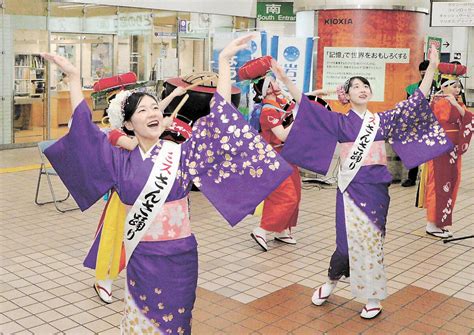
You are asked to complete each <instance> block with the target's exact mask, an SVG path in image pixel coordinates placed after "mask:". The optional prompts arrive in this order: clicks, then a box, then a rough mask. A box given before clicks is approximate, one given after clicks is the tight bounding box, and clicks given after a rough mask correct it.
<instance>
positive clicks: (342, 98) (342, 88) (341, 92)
mask: <svg viewBox="0 0 474 335" xmlns="http://www.w3.org/2000/svg"><path fill="white" fill-rule="evenodd" d="M346 86H347V90H346ZM348 88H349V80H347V81H346V82H345V83H344V85H337V87H336V94H337V100H339V102H340V103H341V104H343V105H347V104H348V103H349V99H347V96H346V92H347V91H348V90H349V89H348Z"/></svg>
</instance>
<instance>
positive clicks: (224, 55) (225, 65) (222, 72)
mask: <svg viewBox="0 0 474 335" xmlns="http://www.w3.org/2000/svg"><path fill="white" fill-rule="evenodd" d="M253 38H255V34H249V35H245V36H242V37H239V38H236V39H235V40H233V41H232V42H230V43H229V44H228V45H227V46H226V47H225V48H224V49H223V50H222V51H221V53H220V54H219V81H218V83H217V93H219V94H220V95H221V96H222V97H223V98H224V99H225V100H226V101H228V102H230V101H231V90H232V84H231V82H230V60H231V58H232V57H233V56H234V55H235V54H236V53H237V52H238V51H240V50H243V49H245V48H247V43H248V42H249V41H250V40H252V39H253Z"/></svg>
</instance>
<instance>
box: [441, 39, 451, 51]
mask: <svg viewBox="0 0 474 335" xmlns="http://www.w3.org/2000/svg"><path fill="white" fill-rule="evenodd" d="M441 52H451V43H449V42H448V41H446V40H444V41H443V43H442V44H441Z"/></svg>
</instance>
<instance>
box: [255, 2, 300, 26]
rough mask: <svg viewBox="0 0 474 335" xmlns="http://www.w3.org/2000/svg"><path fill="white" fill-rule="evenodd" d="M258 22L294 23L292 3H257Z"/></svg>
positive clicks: (294, 16)
mask: <svg viewBox="0 0 474 335" xmlns="http://www.w3.org/2000/svg"><path fill="white" fill-rule="evenodd" d="M257 20H259V21H286V22H287V21H296V15H295V14H293V3H292V2H257Z"/></svg>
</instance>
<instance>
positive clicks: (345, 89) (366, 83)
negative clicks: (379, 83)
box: [344, 76, 372, 93]
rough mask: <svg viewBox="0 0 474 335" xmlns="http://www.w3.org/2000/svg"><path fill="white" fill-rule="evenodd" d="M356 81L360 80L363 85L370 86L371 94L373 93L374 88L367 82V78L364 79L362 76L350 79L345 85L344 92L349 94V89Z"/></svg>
mask: <svg viewBox="0 0 474 335" xmlns="http://www.w3.org/2000/svg"><path fill="white" fill-rule="evenodd" d="M356 79H359V80H360V81H361V82H362V83H363V84H365V85H367V86H369V88H370V92H372V87H371V86H370V82H369V81H368V80H367V78H364V77H361V76H355V77H351V78H349V79H348V80H347V81H346V83H345V84H344V91H345V92H346V93H349V89H350V88H351V87H352V83H353V82H354V80H356Z"/></svg>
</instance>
